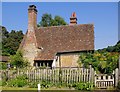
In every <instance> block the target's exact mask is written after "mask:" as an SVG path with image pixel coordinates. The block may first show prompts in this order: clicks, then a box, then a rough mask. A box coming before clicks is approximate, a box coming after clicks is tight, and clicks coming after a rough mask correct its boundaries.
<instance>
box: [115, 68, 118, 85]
mask: <svg viewBox="0 0 120 92" xmlns="http://www.w3.org/2000/svg"><path fill="white" fill-rule="evenodd" d="M117 85H118V68H116V69H115V87H117Z"/></svg>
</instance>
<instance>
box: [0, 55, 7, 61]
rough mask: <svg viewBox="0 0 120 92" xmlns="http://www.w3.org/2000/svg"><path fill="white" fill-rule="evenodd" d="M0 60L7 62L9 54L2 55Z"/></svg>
mask: <svg viewBox="0 0 120 92" xmlns="http://www.w3.org/2000/svg"><path fill="white" fill-rule="evenodd" d="M0 60H2V61H3V62H6V61H8V60H9V56H0Z"/></svg>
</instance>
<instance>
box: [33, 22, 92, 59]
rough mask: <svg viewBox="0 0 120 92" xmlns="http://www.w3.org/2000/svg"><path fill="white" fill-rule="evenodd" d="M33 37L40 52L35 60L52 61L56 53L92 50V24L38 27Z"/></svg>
mask: <svg viewBox="0 0 120 92" xmlns="http://www.w3.org/2000/svg"><path fill="white" fill-rule="evenodd" d="M35 36H36V39H37V45H38V48H41V50H42V51H41V52H38V56H37V57H36V58H35V60H53V59H54V56H55V55H56V54H57V52H66V51H82V50H94V26H93V24H81V25H66V26H53V27H40V28H38V30H36V31H35Z"/></svg>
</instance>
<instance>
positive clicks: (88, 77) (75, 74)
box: [0, 65, 118, 88]
mask: <svg viewBox="0 0 120 92" xmlns="http://www.w3.org/2000/svg"><path fill="white" fill-rule="evenodd" d="M0 74H1V75H2V76H1V77H2V78H5V77H4V76H6V79H8V80H10V79H13V78H15V77H16V76H19V75H26V76H27V78H28V81H29V82H42V81H45V82H48V83H53V84H57V83H63V84H66V85H69V84H74V83H78V82H85V83H86V82H89V83H94V84H95V87H96V88H108V87H114V86H117V84H118V68H116V70H115V71H114V72H113V73H112V74H111V75H107V74H96V72H95V71H94V69H93V68H92V67H91V65H90V67H89V68H88V69H87V68H53V69H50V68H46V69H24V70H23V69H17V70H2V71H0Z"/></svg>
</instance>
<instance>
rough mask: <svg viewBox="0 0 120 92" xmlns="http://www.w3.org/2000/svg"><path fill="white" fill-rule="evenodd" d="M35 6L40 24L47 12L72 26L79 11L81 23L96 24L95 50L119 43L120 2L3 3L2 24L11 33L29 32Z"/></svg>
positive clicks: (78, 16) (78, 15) (79, 22)
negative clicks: (119, 20)
mask: <svg viewBox="0 0 120 92" xmlns="http://www.w3.org/2000/svg"><path fill="white" fill-rule="evenodd" d="M31 4H34V5H36V7H37V10H38V16H37V22H40V20H41V16H42V15H43V14H45V13H48V14H51V15H52V16H53V17H54V16H55V15H59V16H61V17H62V18H64V20H65V21H66V22H67V23H68V24H69V22H70V19H69V18H70V16H71V13H72V12H76V15H77V19H78V24H91V23H92V24H94V31H95V34H94V35H95V43H94V45H95V49H101V48H105V47H108V46H112V45H115V44H116V43H117V41H118V3H117V2H72V3H71V2H63V3H62V2H61V3H60V2H59V3H58V2H54V3H53V2H3V3H2V25H3V26H5V27H6V28H7V30H8V31H9V32H10V31H11V30H22V31H23V32H24V33H25V32H26V30H27V24H28V10H27V9H28V7H29V5H31Z"/></svg>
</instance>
